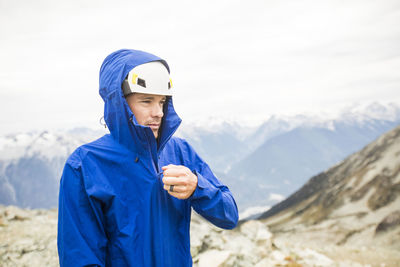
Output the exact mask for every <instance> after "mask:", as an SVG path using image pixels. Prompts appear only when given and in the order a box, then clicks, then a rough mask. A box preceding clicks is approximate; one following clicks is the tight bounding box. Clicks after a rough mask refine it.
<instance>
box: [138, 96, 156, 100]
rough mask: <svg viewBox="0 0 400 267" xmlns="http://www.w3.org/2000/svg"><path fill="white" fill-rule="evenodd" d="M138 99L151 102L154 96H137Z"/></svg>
mask: <svg viewBox="0 0 400 267" xmlns="http://www.w3.org/2000/svg"><path fill="white" fill-rule="evenodd" d="M139 99H142V100H143V99H151V100H153V99H154V96H139Z"/></svg>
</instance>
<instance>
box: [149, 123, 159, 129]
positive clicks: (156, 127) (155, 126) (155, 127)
mask: <svg viewBox="0 0 400 267" xmlns="http://www.w3.org/2000/svg"><path fill="white" fill-rule="evenodd" d="M146 125H147V126H149V127H150V128H151V129H158V128H160V123H147V124H146Z"/></svg>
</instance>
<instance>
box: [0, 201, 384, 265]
mask: <svg viewBox="0 0 400 267" xmlns="http://www.w3.org/2000/svg"><path fill="white" fill-rule="evenodd" d="M56 232H57V211H56V210H22V209H19V208H16V207H14V206H7V207H5V206H0V266H2V267H11V266H12V267H15V266H21V267H25V266H26V267H28V266H29V267H39V266H49V267H53V266H59V265H58V257H57V244H56ZM191 253H192V256H193V263H194V266H196V267H217V266H219V267H223V266H249V267H253V266H256V267H264V266H265V267H269V266H291V267H300V266H304V267H306V266H346V267H347V266H371V265H368V264H366V265H362V264H359V263H358V261H357V259H348V258H346V257H343V258H342V259H339V260H333V259H332V258H330V257H328V256H327V255H324V252H318V251H317V249H311V248H309V247H304V246H303V247H298V246H293V245H292V244H291V245H286V244H284V243H282V242H281V241H280V240H279V239H276V237H274V235H273V234H272V233H271V232H270V231H269V229H268V227H267V226H266V225H265V224H264V223H262V222H260V221H255V220H252V221H247V222H243V223H241V224H240V226H238V227H237V228H236V229H234V230H231V231H228V230H222V229H219V228H216V227H214V226H212V225H211V224H210V223H208V222H206V221H205V220H204V219H202V218H201V217H200V216H198V215H196V214H193V219H192V226H191ZM387 266H390V265H387Z"/></svg>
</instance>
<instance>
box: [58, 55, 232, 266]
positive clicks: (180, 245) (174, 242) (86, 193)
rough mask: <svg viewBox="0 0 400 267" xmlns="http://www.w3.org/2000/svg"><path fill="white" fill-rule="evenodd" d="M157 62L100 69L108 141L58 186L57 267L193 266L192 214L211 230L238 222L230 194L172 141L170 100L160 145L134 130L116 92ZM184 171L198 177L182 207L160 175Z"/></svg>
mask: <svg viewBox="0 0 400 267" xmlns="http://www.w3.org/2000/svg"><path fill="white" fill-rule="evenodd" d="M150 61H161V62H162V63H163V64H164V65H165V66H166V67H167V68H168V70H169V67H168V65H167V63H166V62H165V61H164V60H162V59H160V58H158V57H156V56H154V55H151V54H148V53H145V52H142V51H136V50H119V51H116V52H114V53H112V54H111V55H109V56H108V57H107V58H106V59H105V60H104V62H103V65H102V66H101V69H100V95H101V97H102V98H103V100H104V102H105V104H104V119H105V121H106V124H107V126H108V128H109V130H110V134H107V135H104V136H103V137H101V138H100V139H98V140H96V141H94V142H92V143H88V144H85V145H83V146H81V147H79V148H78V149H77V150H75V151H74V152H73V153H72V155H71V156H70V157H69V158H68V160H67V162H66V164H65V167H64V171H63V174H62V178H61V182H60V195H59V215H58V236H57V241H58V242H57V244H58V253H59V260H60V265H61V266H71V267H78V266H118V267H121V266H163V267H165V266H171V267H177V266H192V258H191V255H190V239H189V228H190V216H191V208H192V207H193V209H194V210H195V211H196V212H197V213H199V214H201V215H202V216H203V217H204V218H206V219H207V220H209V221H210V222H211V223H213V224H214V225H216V226H219V227H221V228H225V229H231V228H234V227H235V226H236V224H237V220H238V212H237V207H236V204H235V201H234V199H233V197H232V194H231V192H230V191H229V189H228V188H227V187H226V186H225V185H223V184H222V183H221V182H220V181H219V180H218V179H217V178H216V177H215V176H214V174H213V173H212V171H211V170H210V168H209V166H208V165H207V164H206V163H205V162H204V161H203V160H202V159H201V158H200V157H199V155H197V154H196V152H195V151H194V150H193V148H192V147H191V146H190V145H189V144H188V143H187V142H186V141H185V140H183V139H180V138H176V137H172V135H173V134H174V132H175V131H176V129H177V128H178V126H179V124H180V122H181V119H180V118H179V117H178V115H177V114H176V113H175V110H174V107H173V104H172V98H170V97H169V98H168V100H167V103H166V104H165V106H164V117H163V120H162V126H161V130H160V134H159V140H158V141H157V140H156V139H155V137H154V134H153V132H152V131H151V129H150V128H149V127H146V126H141V125H139V124H138V123H137V121H136V119H135V117H134V115H133V113H132V112H131V110H130V108H129V106H128V104H127V102H126V101H125V98H124V97H123V93H122V90H121V84H122V81H123V79H124V78H125V76H126V75H127V74H128V72H129V71H130V70H131V69H132V68H134V67H135V66H137V65H140V64H143V63H146V62H150ZM168 164H175V165H184V166H186V167H188V168H189V169H190V170H192V171H193V172H194V173H195V174H196V175H197V177H198V185H197V188H196V190H195V191H194V193H193V195H192V196H191V197H190V198H188V199H185V200H180V199H177V198H174V197H172V196H171V195H169V194H168V192H167V191H165V190H164V189H163V182H162V170H161V167H162V166H165V165H168Z"/></svg>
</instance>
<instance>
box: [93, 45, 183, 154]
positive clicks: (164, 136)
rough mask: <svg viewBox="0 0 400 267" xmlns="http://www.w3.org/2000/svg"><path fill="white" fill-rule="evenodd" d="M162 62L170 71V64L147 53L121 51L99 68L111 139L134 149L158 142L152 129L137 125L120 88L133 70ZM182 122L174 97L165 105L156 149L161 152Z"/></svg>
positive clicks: (116, 52) (112, 54)
mask: <svg viewBox="0 0 400 267" xmlns="http://www.w3.org/2000/svg"><path fill="white" fill-rule="evenodd" d="M152 61H160V62H161V63H163V64H164V65H165V67H166V68H167V69H168V72H169V71H170V70H169V66H168V64H167V62H166V61H165V60H163V59H161V58H159V57H157V56H155V55H152V54H150V53H147V52H143V51H139V50H132V49H121V50H118V51H115V52H113V53H111V54H110V55H109V56H107V57H106V58H105V60H104V62H103V64H102V65H101V68H100V81H99V82H100V89H99V93H100V96H101V97H102V98H103V100H104V120H105V122H106V124H107V127H108V129H109V130H110V133H111V135H112V137H113V138H114V139H115V140H116V141H117V142H118V143H120V144H122V145H124V146H126V147H127V148H129V149H131V150H137V149H138V147H147V146H148V143H149V142H150V143H153V142H154V143H155V142H156V139H155V137H154V134H153V132H152V130H151V129H150V128H149V127H147V126H142V125H139V124H138V123H137V120H136V118H135V116H134V115H133V113H132V111H131V109H130V108H129V106H128V103H127V102H126V100H125V98H124V96H123V92H122V89H121V85H122V82H123V80H124V79H125V77H126V76H127V75H128V73H129V71H131V70H132V69H133V68H134V67H136V66H138V65H141V64H144V63H148V62H152ZM180 123H181V119H180V118H179V116H178V115H177V114H176V112H175V109H174V107H173V103H172V97H167V103H166V104H165V106H164V117H163V119H162V124H161V129H160V133H159V138H158V144H157V147H158V148H159V149H161V148H162V147H163V146H164V145H165V143H166V142H167V141H168V140H169V138H170V137H171V136H172V135H173V133H174V132H175V131H176V130H177V128H178V127H179V125H180Z"/></svg>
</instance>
